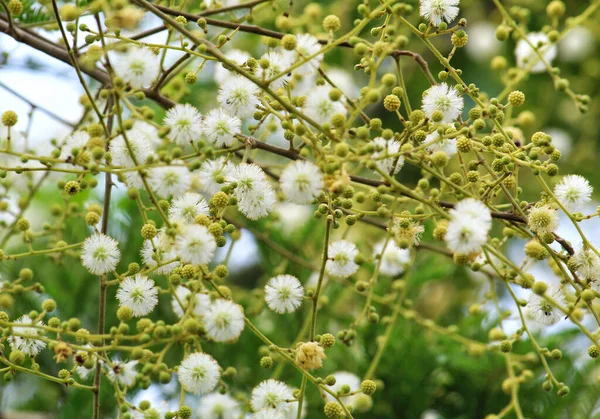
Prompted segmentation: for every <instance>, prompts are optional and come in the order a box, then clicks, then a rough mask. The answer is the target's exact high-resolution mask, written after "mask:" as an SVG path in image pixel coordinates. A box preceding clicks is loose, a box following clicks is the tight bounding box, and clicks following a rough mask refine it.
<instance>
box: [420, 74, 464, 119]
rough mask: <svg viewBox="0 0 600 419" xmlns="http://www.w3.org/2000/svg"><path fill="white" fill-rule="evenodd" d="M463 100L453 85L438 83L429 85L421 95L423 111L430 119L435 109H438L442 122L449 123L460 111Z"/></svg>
mask: <svg viewBox="0 0 600 419" xmlns="http://www.w3.org/2000/svg"><path fill="white" fill-rule="evenodd" d="M463 106H464V101H463V98H462V96H461V95H460V94H459V93H458V90H456V88H455V87H454V86H448V85H447V84H446V83H440V84H437V85H435V86H431V87H430V88H429V89H427V90H426V91H425V93H424V95H423V112H425V115H427V118H429V119H431V118H432V116H433V113H434V112H435V111H440V112H442V114H443V118H442V120H441V121H440V122H441V123H443V124H449V123H452V122H454V121H455V120H456V118H458V117H459V115H460V113H461V112H462V109H463Z"/></svg>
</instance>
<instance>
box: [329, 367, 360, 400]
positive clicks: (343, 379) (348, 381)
mask: <svg viewBox="0 0 600 419" xmlns="http://www.w3.org/2000/svg"><path fill="white" fill-rule="evenodd" d="M333 376H334V377H335V384H334V385H332V386H331V387H329V388H330V389H331V390H332V391H333V392H334V393H337V392H339V391H340V390H341V389H342V387H343V386H348V387H350V392H351V393H352V392H357V391H359V390H360V383H361V381H360V378H358V376H357V375H356V374H353V373H351V372H347V371H338V372H336V373H334V374H333ZM325 397H326V398H327V401H330V402H333V401H337V400H336V399H335V398H334V397H333V396H332V395H331V394H329V393H325ZM341 399H342V402H343V403H344V405H346V406H348V407H354V406H355V404H356V399H357V397H356V395H353V396H342V398H341Z"/></svg>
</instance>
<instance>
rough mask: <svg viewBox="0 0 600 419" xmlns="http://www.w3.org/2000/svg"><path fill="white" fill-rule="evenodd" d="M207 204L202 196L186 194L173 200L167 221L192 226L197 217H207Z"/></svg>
mask: <svg viewBox="0 0 600 419" xmlns="http://www.w3.org/2000/svg"><path fill="white" fill-rule="evenodd" d="M208 213H209V209H208V204H207V203H206V201H205V200H204V198H203V197H202V195H200V194H197V193H195V192H186V193H185V194H183V195H182V196H180V197H179V198H175V199H173V202H172V203H171V207H170V208H169V219H170V220H172V221H179V222H182V223H184V224H193V223H194V219H195V218H196V216H198V215H208Z"/></svg>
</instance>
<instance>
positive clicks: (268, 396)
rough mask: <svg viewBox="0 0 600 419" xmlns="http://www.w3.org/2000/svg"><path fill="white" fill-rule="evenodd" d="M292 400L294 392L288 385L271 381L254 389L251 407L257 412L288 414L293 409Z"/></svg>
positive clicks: (262, 383) (264, 382)
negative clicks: (290, 401)
mask: <svg viewBox="0 0 600 419" xmlns="http://www.w3.org/2000/svg"><path fill="white" fill-rule="evenodd" d="M292 398H293V395H292V390H291V389H290V388H289V387H288V386H287V384H285V383H283V382H281V381H278V380H272V379H270V380H265V381H263V382H261V383H260V384H259V385H257V386H256V387H254V389H253V390H252V397H251V398H250V406H252V410H253V411H255V412H260V411H267V412H268V411H271V412H273V413H287V412H288V411H289V410H290V409H291V406H290V403H289V402H288V400H291V399H292Z"/></svg>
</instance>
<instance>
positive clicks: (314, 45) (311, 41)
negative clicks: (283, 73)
mask: <svg viewBox="0 0 600 419" xmlns="http://www.w3.org/2000/svg"><path fill="white" fill-rule="evenodd" d="M320 50H321V44H320V43H319V40H318V39H317V38H315V37H314V36H312V35H311V34H307V33H302V34H298V35H296V48H295V50H294V51H289V52H287V54H289V55H290V56H291V61H292V62H293V63H299V62H302V61H306V62H305V63H304V64H302V65H300V66H299V67H297V68H296V69H294V73H297V74H301V75H303V76H308V75H311V74H313V73H315V72H316V70H317V69H318V68H319V64H320V63H321V60H323V54H319V51H320ZM309 57H312V58H310V59H308V58H309Z"/></svg>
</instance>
